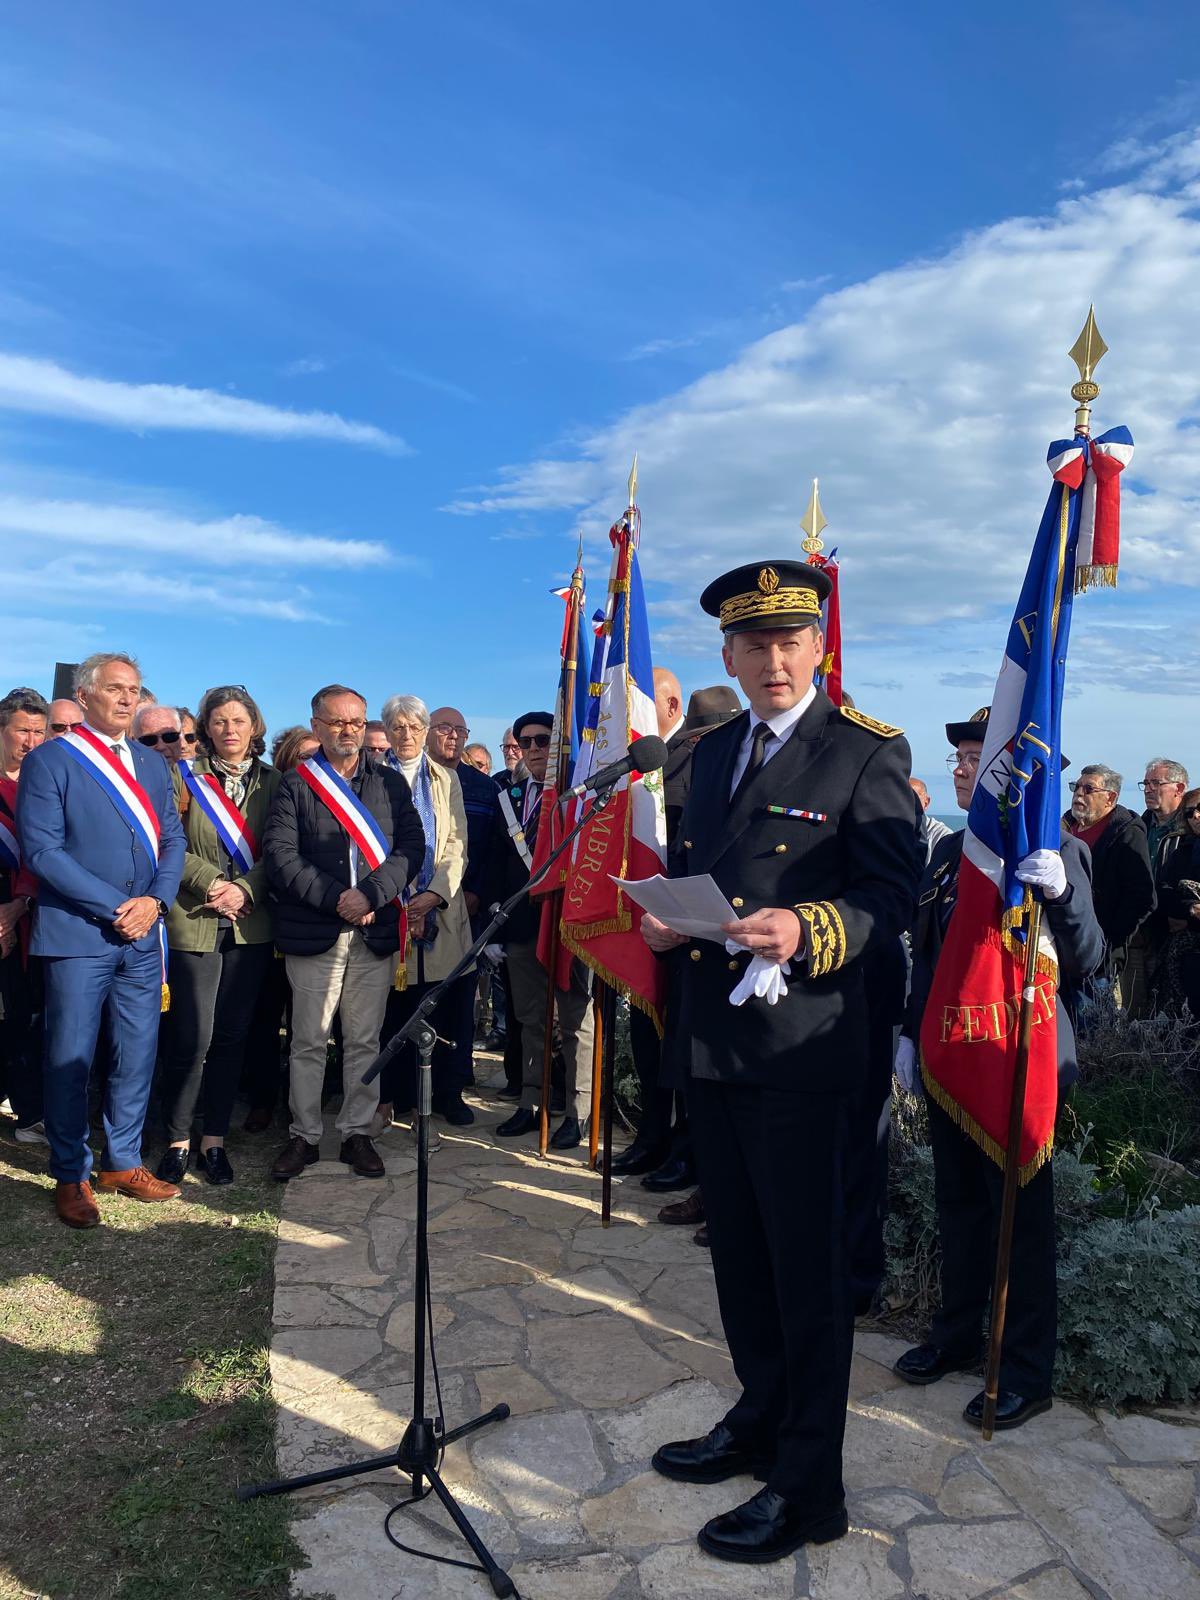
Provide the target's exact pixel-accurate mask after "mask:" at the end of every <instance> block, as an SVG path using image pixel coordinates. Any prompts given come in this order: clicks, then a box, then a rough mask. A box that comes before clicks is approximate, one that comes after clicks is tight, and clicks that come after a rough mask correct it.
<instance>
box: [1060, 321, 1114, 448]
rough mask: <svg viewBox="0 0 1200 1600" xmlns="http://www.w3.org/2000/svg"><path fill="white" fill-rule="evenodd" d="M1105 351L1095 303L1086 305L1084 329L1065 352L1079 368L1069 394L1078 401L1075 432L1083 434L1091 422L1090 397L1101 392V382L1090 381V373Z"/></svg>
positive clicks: (1085, 433) (1088, 429)
mask: <svg viewBox="0 0 1200 1600" xmlns="http://www.w3.org/2000/svg"><path fill="white" fill-rule="evenodd" d="M1107 351H1108V346H1107V345H1106V344H1105V342H1104V340H1103V339H1102V338H1101V337H1100V330H1099V328H1098V327H1097V326H1096V308H1095V306H1094V305H1093V306H1089V307H1088V314H1087V321H1086V322H1085V323H1084V325H1083V332H1082V333H1081V334H1080V335H1079V337H1078V339H1076V341H1075V343H1074V344H1073V345H1072V347H1071V349H1070V351H1069V352H1068V354H1069V355H1070V357H1071V360H1072V361H1073V362H1074V363H1075V365H1076V366H1077V367H1078V368H1079V382H1078V383H1073V384H1072V385H1071V398H1072V400H1077V401H1078V402H1079V409H1078V410H1077V411H1076V413H1075V432H1076V433H1082V434H1083V435H1084V436H1085V437H1086V436H1087V434H1088V432H1089V431H1090V429H1091V426H1092V401H1093V400H1094V399H1095V398H1096V396H1097V395H1098V394H1099V393H1100V385H1099V384H1098V383H1094V382H1093V381H1092V373H1093V372H1094V371H1095V370H1096V368H1097V367H1098V366H1099V364H1100V358H1101V357H1102V356H1103V355H1105V354H1107Z"/></svg>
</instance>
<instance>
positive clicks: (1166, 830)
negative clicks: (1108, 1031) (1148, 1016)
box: [1121, 756, 1188, 1017]
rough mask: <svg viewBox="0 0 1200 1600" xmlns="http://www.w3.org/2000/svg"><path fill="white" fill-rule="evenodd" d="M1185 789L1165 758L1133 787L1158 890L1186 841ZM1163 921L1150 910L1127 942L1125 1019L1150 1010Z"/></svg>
mask: <svg viewBox="0 0 1200 1600" xmlns="http://www.w3.org/2000/svg"><path fill="white" fill-rule="evenodd" d="M1187 786H1188V775H1187V768H1186V767H1185V766H1183V765H1182V763H1180V762H1178V761H1171V760H1168V758H1167V757H1166V756H1155V758H1154V759H1153V760H1152V761H1148V762H1147V763H1146V776H1145V777H1144V778H1143V779H1142V781H1141V783H1139V784H1138V788H1139V789H1140V790H1141V791H1142V794H1143V796H1144V798H1145V801H1146V809H1145V810H1144V811H1143V812H1142V821H1143V823H1144V824H1145V827H1146V844H1147V848H1148V850H1149V853H1150V867H1151V870H1152V871H1153V873H1154V883H1155V889H1156V891H1157V886H1158V881H1159V876H1160V874H1161V872H1162V869H1163V867H1164V866H1165V865H1166V864H1167V862H1168V861H1169V860H1170V858H1171V857H1172V856H1173V855H1174V853H1175V851H1176V850H1177V849H1178V848H1179V842H1180V840H1181V839H1182V838H1184V837H1185V835H1186V832H1187V826H1186V823H1185V821H1184V817H1183V812H1182V811H1181V809H1180V807H1181V805H1182V803H1183V796H1184V793H1185V791H1186V789H1187ZM1167 933H1168V929H1167V918H1166V913H1165V912H1164V911H1163V910H1162V908H1161V907H1159V906H1156V907H1155V909H1154V910H1153V911H1152V912H1151V913H1150V915H1149V916H1148V917H1147V918H1146V920H1145V922H1143V923H1142V925H1141V927H1140V928H1139V929H1138V930H1137V932H1136V933H1135V934H1134V935H1133V937H1132V938H1131V939H1130V941H1129V954H1128V959H1127V960H1126V963H1125V972H1124V974H1123V976H1122V979H1121V996H1122V999H1123V1000H1124V1002H1125V1009H1126V1010H1127V1011H1128V1012H1129V1014H1130V1016H1133V1017H1137V1016H1143V1015H1145V1013H1146V1011H1147V1010H1148V1009H1149V1006H1150V987H1151V984H1152V982H1153V979H1154V974H1155V971H1156V969H1157V967H1158V960H1159V956H1160V955H1161V954H1162V948H1163V945H1164V944H1165V943H1166V941H1167Z"/></svg>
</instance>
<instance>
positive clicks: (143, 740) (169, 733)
mask: <svg viewBox="0 0 1200 1600" xmlns="http://www.w3.org/2000/svg"><path fill="white" fill-rule="evenodd" d="M183 737H184V735H183V734H182V733H180V732H179V730H178V728H167V729H166V731H165V732H163V733H139V734H138V743H139V744H144V745H145V746H146V748H147V749H152V748H153V747H154V745H156V744H178V743H179V741H180V739H182V738H183ZM195 737H196V736H195V734H193V735H192V738H193V740H194V739H195Z"/></svg>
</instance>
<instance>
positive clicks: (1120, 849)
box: [1063, 806, 1155, 977]
mask: <svg viewBox="0 0 1200 1600" xmlns="http://www.w3.org/2000/svg"><path fill="white" fill-rule="evenodd" d="M1070 816H1071V813H1070V812H1069V811H1068V812H1067V815H1066V817H1064V819H1063V821H1064V823H1065V822H1067V821H1069V819H1070ZM1092 900H1093V902H1094V904H1095V907H1096V921H1097V922H1098V923H1099V924H1100V930H1101V932H1102V933H1103V934H1104V939H1105V943H1106V944H1107V945H1108V972H1109V976H1110V977H1120V975H1121V973H1122V972H1123V971H1124V968H1125V958H1126V948H1125V947H1126V946H1127V945H1128V943H1129V941H1130V939H1131V938H1132V937H1133V933H1134V930H1135V929H1136V928H1137V927H1139V926H1140V924H1141V923H1143V922H1144V921H1145V920H1146V918H1147V917H1148V916H1149V915H1150V913H1151V912H1152V911H1153V910H1154V903H1155V902H1154V870H1153V868H1152V867H1151V865H1150V846H1149V843H1148V841H1147V838H1146V824H1145V823H1144V822H1143V821H1142V819H1141V817H1138V816H1135V815H1134V813H1133V812H1132V811H1129V810H1127V809H1126V807H1125V806H1114V807H1113V809H1112V817H1111V819H1110V821H1109V824H1108V827H1107V828H1105V830H1104V832H1103V833H1102V834H1101V835H1100V837H1099V838H1098V839H1097V840H1096V842H1095V844H1094V845H1093V846H1092Z"/></svg>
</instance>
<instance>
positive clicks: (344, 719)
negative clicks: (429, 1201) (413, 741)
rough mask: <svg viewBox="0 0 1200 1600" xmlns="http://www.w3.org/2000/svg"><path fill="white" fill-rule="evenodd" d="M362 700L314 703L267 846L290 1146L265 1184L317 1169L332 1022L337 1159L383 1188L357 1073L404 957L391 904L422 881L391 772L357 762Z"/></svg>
mask: <svg viewBox="0 0 1200 1600" xmlns="http://www.w3.org/2000/svg"><path fill="white" fill-rule="evenodd" d="M366 727H367V708H366V701H365V700H364V699H363V697H362V695H360V694H359V693H358V692H357V690H354V689H348V688H346V687H345V685H343V684H338V683H334V684H329V685H327V686H326V687H325V688H324V689H319V690H318V691H317V693H316V694H315V695H314V696H313V698H312V730H313V733H314V734H315V735H316V737H317V738H318V739H319V740H320V741H321V748H320V750H319V751H317V752H316V753H315V754H314V755H312V756H310V757H309V758H308V759H307V760H305V761H302V762H300V763H299V765H298V766H297V767H296V768H295V769H294V770H293V771H291V772H288V773H286V774H285V775H284V778H283V781H282V783H281V784H280V786H279V791H278V794H277V795H276V798H275V804H274V807H273V809H272V812H271V816H270V819H269V821H268V823H267V827H266V832H265V835H264V838H263V859H264V861H265V862H266V864H267V877H268V878H269V880H270V883H271V887H272V890H273V892H274V896H275V945H276V948H277V949H278V950H280V951H281V952H282V953H283V956H284V958H285V960H286V962H287V975H288V982H289V984H290V985H291V989H292V1048H291V1062H290V1079H291V1109H292V1122H291V1129H290V1133H291V1137H290V1139H289V1140H288V1143H287V1144H286V1145H285V1146H284V1148H283V1149H282V1150H281V1151H280V1153H279V1155H278V1157H277V1158H276V1160H275V1164H274V1166H273V1167H272V1169H271V1176H272V1177H273V1178H276V1179H278V1180H279V1181H280V1182H285V1181H286V1180H288V1179H289V1178H297V1177H299V1176H300V1175H301V1174H302V1173H303V1171H304V1169H305V1167H307V1166H311V1165H312V1164H313V1162H315V1161H317V1160H318V1159H319V1156H320V1149H319V1146H320V1142H321V1134H322V1132H323V1130H324V1124H323V1121H322V1117H321V1090H322V1086H323V1084H324V1081H325V1055H326V1048H327V1046H328V1042H329V1035H330V1033H331V1031H332V1029H333V1019H334V1018H335V1017H336V1016H338V1015H340V1016H341V1020H342V1108H341V1111H340V1113H339V1115H338V1119H337V1125H338V1129H339V1130H340V1132H341V1135H342V1147H341V1152H340V1156H339V1159H340V1160H342V1161H344V1162H345V1163H346V1164H347V1165H348V1166H349V1167H351V1168H352V1169H353V1171H354V1172H356V1173H357V1174H358V1175H359V1176H360V1177H364V1178H382V1177H383V1171H384V1168H383V1162H382V1160H381V1159H380V1156H379V1152H378V1151H377V1150H376V1148H375V1146H374V1145H373V1144H372V1142H371V1139H370V1135H369V1129H370V1126H371V1121H372V1119H373V1117H374V1115H375V1112H376V1109H377V1107H378V1105H379V1088H378V1085H377V1084H368V1085H364V1084H363V1082H362V1075H363V1072H364V1071H365V1070H366V1068H367V1067H368V1066H370V1064H371V1062H372V1061H373V1060H374V1059H375V1056H376V1055H377V1054H378V1052H379V1031H380V1029H381V1028H382V1026H383V1017H384V1011H385V1009H386V1007H387V998H388V994H389V992H390V990H391V987H392V973H393V971H394V962H393V960H392V958H393V956H394V955H395V954H396V951H397V950H398V949H399V948H400V928H399V913H398V911H397V897H398V896H399V895H401V894H402V893H403V892H404V889H405V888H406V887H407V885H408V884H409V883H410V882H411V881H412V879H413V878H414V877H415V876H416V874H417V872H418V871H419V870H420V867H421V864H422V861H423V860H424V856H425V830H424V828H423V827H422V826H421V819H420V817H419V816H418V815H417V808H416V806H415V805H414V804H413V799H412V794H411V792H410V790H409V787H408V784H407V783H406V782H405V781H404V778H403V777H402V776H401V774H400V773H399V772H396V771H394V770H393V769H392V768H391V767H389V766H385V765H384V764H383V763H382V762H380V761H375V760H374V759H372V758H370V757H368V756H367V755H366V754H365V753H364V751H363V738H364V735H365V733H366Z"/></svg>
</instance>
